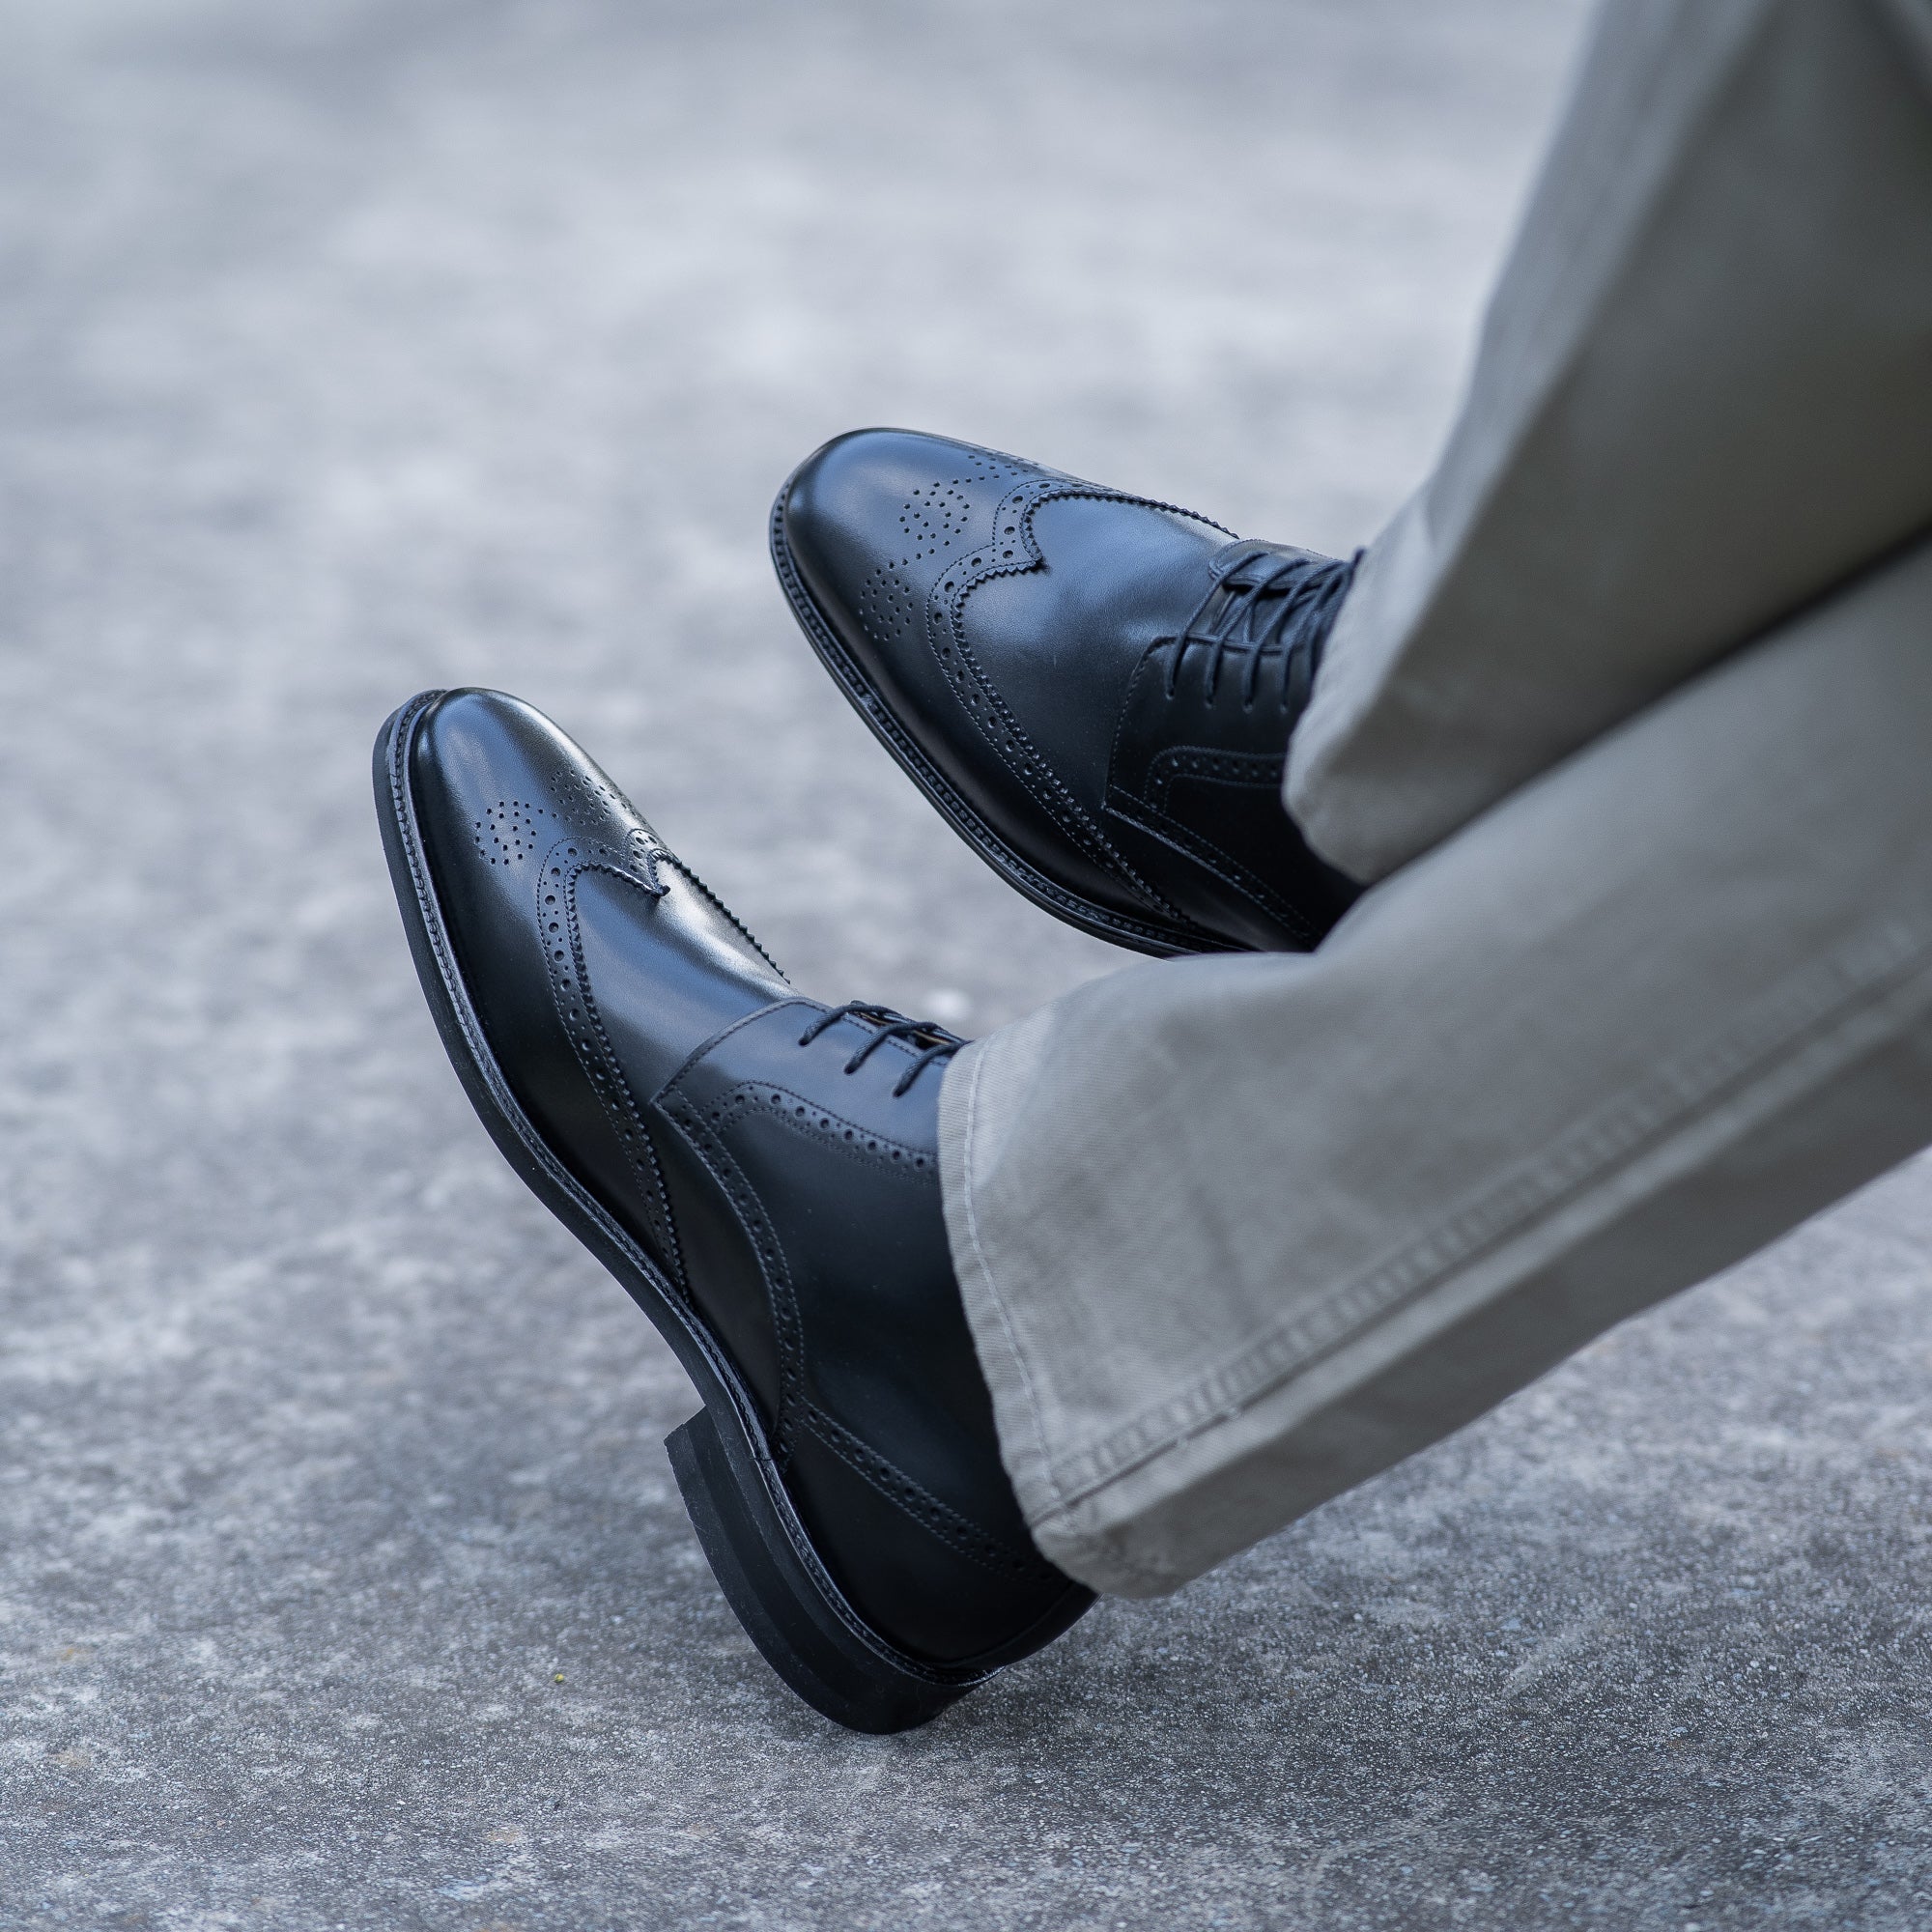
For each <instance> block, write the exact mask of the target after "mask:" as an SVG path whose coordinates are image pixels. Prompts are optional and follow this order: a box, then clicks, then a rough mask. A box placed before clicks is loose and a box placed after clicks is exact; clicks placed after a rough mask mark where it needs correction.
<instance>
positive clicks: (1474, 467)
mask: <svg viewBox="0 0 1932 1932" xmlns="http://www.w3.org/2000/svg"><path fill="white" fill-rule="evenodd" d="M1287 795H1288V800H1289V803H1290V805H1291V807H1292V808H1293V811H1294V814H1295V816H1296V818H1297V820H1298V821H1299V822H1300V823H1301V824H1302V825H1303V826H1304V827H1305V828H1306V830H1307V832H1308V834H1309V836H1310V837H1311V838H1312V839H1313V840H1314V842H1315V843H1316V844H1317V845H1318V846H1319V848H1320V849H1321V851H1322V852H1324V853H1325V854H1326V855H1327V856H1328V857H1329V858H1331V859H1332V860H1333V861H1334V862H1335V863H1336V864H1338V865H1340V866H1342V867H1345V868H1347V869H1348V870H1350V871H1351V872H1353V873H1354V874H1355V875H1356V876H1357V877H1360V878H1363V879H1365V880H1374V881H1377V882H1378V883H1377V884H1376V885H1375V888H1374V890H1372V891H1371V892H1370V893H1368V894H1367V895H1366V896H1365V897H1364V898H1363V899H1362V900H1361V902H1360V903H1359V904H1358V905H1357V906H1356V908H1355V909H1354V911H1353V912H1351V913H1350V916H1349V918H1348V919H1347V920H1345V921H1344V922H1343V923H1342V925H1341V926H1340V927H1339V928H1338V929H1337V930H1336V932H1335V933H1334V934H1333V935H1332V936H1331V938H1330V939H1329V940H1328V942H1327V943H1326V944H1325V945H1324V946H1323V947H1322V948H1321V951H1320V952H1317V953H1315V954H1313V955H1311V956H1308V957H1295V956H1290V955H1280V954H1265V955H1263V954H1255V955H1247V956H1240V957H1211V958H1202V959H1188V960H1178V961H1170V962H1165V963H1162V964H1158V965H1141V966H1136V967H1133V968H1131V969H1129V970H1127V971H1124V972H1122V973H1120V974H1117V975H1115V976H1113V977H1111V978H1109V979H1105V980H1099V981H1096V982H1094V984H1091V985H1088V986H1085V987H1082V988H1080V989H1079V990H1078V991H1076V992H1074V993H1072V994H1070V995H1069V996H1067V997H1066V998H1065V999H1062V1000H1059V1001H1056V1002H1055V1003H1053V1004H1052V1005H1050V1006H1048V1007H1046V1008H1044V1009H1041V1010H1040V1011H1038V1012H1037V1013H1035V1014H1033V1015H1032V1016H1031V1017H1029V1018H1028V1019H1026V1020H1023V1021H1021V1022H1020V1023H1019V1024H1017V1025H1015V1026H1011V1027H1008V1028H1005V1029H1003V1030H1001V1031H1000V1032H998V1033H995V1034H993V1035H991V1036H989V1037H986V1038H984V1039H982V1040H980V1041H979V1042H978V1043H976V1044H975V1045H974V1046H973V1047H971V1048H970V1049H968V1050H967V1051H966V1052H964V1053H962V1054H961V1055H960V1056H959V1057H958V1058H957V1060H956V1061H955V1062H954V1064H953V1065H952V1067H951V1069H950V1070H949V1072H948V1075H947V1079H946V1086H945V1090H944V1094H943V1096H942V1118H941V1128H942V1156H943V1165H944V1182H945V1193H946V1208H947V1218H948V1227H949V1230H950V1233H951V1236H952V1251H953V1255H954V1258H955V1261H956V1263H957V1264H958V1270H959V1275H960V1281H961V1286H962V1290H963V1293H964V1295H965V1300H966V1307H967V1313H968V1315H969V1318H970V1320H971V1321H972V1324H973V1331H974V1335H975V1338H976V1341H977V1343H978V1345H979V1349H980V1358H981V1361H982V1364H983V1366H984V1368H985V1371H986V1376H987V1380H988V1382H989V1384H990V1386H991V1388H992V1392H993V1401H994V1406H995V1410H996V1413H997V1416H998V1421H999V1428H1000V1435H1001V1442H1002V1446H1003V1449H1004V1451H1005V1454H1006V1459H1007V1463H1008V1466H1009V1470H1010V1472H1011V1474H1012V1477H1013V1481H1014V1483H1015V1486H1016V1488H1017V1490H1018V1492H1019V1496H1020V1500H1021V1504H1022V1506H1023V1507H1024V1509H1025V1511H1026V1514H1027V1518H1028V1520H1029V1522H1030V1523H1031V1524H1032V1526H1033V1531H1034V1535H1035V1537H1036V1539H1037V1542H1038V1544H1039V1546H1040V1548H1042V1549H1043V1550H1044V1551H1045V1552H1046V1553H1047V1554H1048V1555H1049V1556H1050V1557H1052V1558H1053V1560H1054V1561H1055V1562H1057V1563H1059V1564H1060V1565H1062V1567H1064V1568H1065V1570H1067V1571H1068V1572H1070V1573H1071V1574H1072V1575H1074V1576H1076V1577H1081V1578H1082V1579H1084V1580H1085V1581H1087V1582H1089V1583H1091V1584H1093V1585H1094V1587H1095V1588H1097V1589H1100V1590H1104V1591H1111V1592H1115V1593H1119V1594H1123V1595H1128V1596H1146V1595H1153V1594H1158V1593H1160V1592H1163V1591H1167V1590H1171V1589H1174V1588H1176V1587H1178V1586H1179V1584H1181V1583H1183V1582H1185V1581H1186V1580H1187V1579H1188V1578H1190V1577H1195V1576H1197V1575H1199V1574H1200V1573H1201V1572H1202V1571H1204V1570H1206V1569H1208V1567H1209V1566H1210V1565H1212V1564H1214V1563H1216V1562H1218V1561H1220V1560H1221V1559H1222V1558H1224V1557H1226V1556H1228V1555H1231V1554H1232V1553H1234V1552H1235V1551H1236V1550H1238V1549H1241V1548H1245V1547H1246V1546H1248V1545H1249V1544H1251V1543H1253V1542H1255V1541H1256V1540H1258V1539H1259V1538H1261V1537H1263V1536H1265V1535H1267V1534H1268V1533H1269V1532H1270V1531H1272V1530H1275V1529H1277V1528H1279V1527H1281V1526H1282V1525H1283V1524H1285V1523H1287V1522H1289V1521H1291V1520H1293V1518H1295V1517H1296V1516H1298V1515H1300V1514H1301V1513H1303V1512H1304V1511H1306V1510H1309V1509H1312V1508H1313V1507H1314V1506H1315V1505H1316V1504H1318V1503H1320V1502H1321V1501H1323V1500H1325V1499H1326V1498H1328V1497H1330V1496H1332V1495H1334V1494H1336V1493H1337V1492H1340V1491H1342V1490H1345V1489H1347V1488H1349V1487H1350V1485H1351V1484H1354V1483H1357V1482H1360V1481H1361V1480H1363V1479H1364V1478H1365V1477H1367V1476H1369V1475H1372V1474H1374V1473H1375V1472H1376V1471H1378V1470H1379V1469H1382V1468H1385V1467H1387V1466H1388V1465H1389V1464H1390V1463H1394V1462H1396V1461H1398V1460H1399V1459H1401V1458H1402V1457H1404V1456H1406V1455H1408V1454H1410V1453H1412V1452H1413V1451H1415V1450H1416V1449H1419V1448H1421V1447H1423V1446H1424V1445H1426V1444H1428V1443H1430V1442H1433V1441H1435V1440H1436V1439H1438V1438H1439V1437H1441V1436H1442V1435H1446V1434H1448V1433H1449V1432H1450V1431H1451V1430H1454V1429H1456V1428H1458V1427H1459V1426H1460V1425H1462V1424H1463V1423H1464V1422H1466V1421H1467V1420H1469V1419H1470V1418H1471V1417H1473V1416H1475V1415H1477V1414H1479V1413H1481V1412H1482V1411H1483V1410H1484V1409H1486V1408H1488V1407H1490V1406H1492V1405H1493V1404H1494V1403H1496V1402H1498V1401H1499V1400H1501V1398H1503V1397H1504V1396H1506V1395H1508V1394H1509V1393H1510V1392H1511V1391H1513V1390H1515V1389H1517V1388H1520V1386H1521V1385H1522V1384H1523V1383H1525V1382H1527V1381H1528V1380H1530V1379H1531V1378H1534V1377H1535V1376H1537V1375H1539V1374H1540V1373H1542V1372H1543V1371H1544V1370H1545V1369H1547V1368H1548V1367H1549V1366H1550V1365H1551V1364H1552V1363H1554V1362H1556V1361H1557V1360H1559V1359H1560V1358H1561V1357H1562V1356H1564V1355H1565V1354H1567V1353H1569V1352H1570V1351H1571V1350H1575V1349H1576V1348H1577V1347H1578V1346H1580V1345H1581V1344H1582V1343H1583V1342H1585V1341H1587V1340H1588V1339H1589V1338H1590V1337H1592V1336H1594V1335H1596V1334H1598V1333H1600V1332H1601V1331H1602V1330H1603V1329H1605V1328H1606V1327H1608V1326H1609V1325H1610V1324H1611V1323H1613V1322H1615V1321H1620V1320H1622V1319H1623V1318H1624V1317H1626V1316H1629V1315H1631V1314H1633V1313H1634V1312H1635V1311H1636V1310H1638V1309H1641V1308H1643V1307H1645V1306H1646V1305H1648V1304H1650V1303H1652V1302H1655V1301H1657V1300H1658V1299H1660V1298H1661V1297H1662V1296H1664V1295H1667V1294H1670V1293H1674V1292H1676V1291H1677V1290H1679V1289H1683V1288H1686V1287H1688V1286H1690V1284H1692V1283H1694V1282H1696V1281H1699V1280H1701V1279H1703V1278H1704V1277H1706V1276H1708V1275H1709V1274H1711V1273H1713V1272H1715V1271H1716V1270H1718V1269H1719V1268H1720V1267H1722V1266H1724V1265H1726V1264H1729V1263H1731V1262H1733V1261H1735V1260H1737V1259H1739V1258H1741V1257H1742V1256H1744V1255H1746V1254H1747V1253H1748V1252H1750V1251H1751V1250H1752V1249H1754V1248H1756V1247H1758V1246H1760V1245H1762V1244H1763V1243H1764V1242H1766V1241H1768V1240H1770V1239H1772V1238H1774V1237H1775V1236H1777V1235H1778V1234H1780V1233H1782V1232H1783V1231H1784V1230H1786V1229H1788V1228H1790V1227H1791V1226H1792V1225H1794V1224H1795V1223H1796V1222H1798V1221H1799V1220H1801V1219H1803V1218H1804V1216H1805V1215H1807V1214H1810V1213H1812V1212H1814V1211H1815V1210H1817V1209H1818V1208H1822V1207H1824V1206H1825V1205H1827V1204H1828V1203H1830V1202H1832V1201H1833V1200H1835V1199H1837V1198H1838V1197H1839V1196H1841V1195H1843V1194H1845V1193H1846V1192H1848V1191H1849V1190H1850V1189H1852V1188H1854V1187H1856V1186H1858V1185H1859V1184H1860V1183H1861V1182H1862V1181H1864V1180H1866V1179H1869V1178H1871V1177H1872V1176H1874V1175H1876V1174H1878V1173H1880V1172H1881V1171H1882V1170H1884V1169H1885V1168H1887V1167H1889V1166H1890V1165H1892V1164H1894V1163H1895V1162H1897V1161H1899V1160H1901V1159H1903V1158H1904V1157H1906V1156H1907V1155H1909V1154H1910V1153H1912V1152H1914V1151H1917V1150H1918V1149H1919V1148H1920V1147H1922V1146H1924V1145H1925V1144H1926V1143H1927V1142H1928V1141H1932V0H1615V4H1612V5H1610V6H1609V7H1608V8H1607V9H1606V10H1605V14H1604V15H1603V17H1602V18H1601V20H1600V22H1599V24H1598V27H1597V31H1596V34H1595V37H1594V39H1593V41H1592V43H1591V45H1590V47H1589V49H1588V52H1587V54H1586V56H1585V59H1584V61H1583V64H1582V67H1581V70H1580V73H1579V77H1578V81H1577V90H1576V94H1575V97H1574V99H1573V100H1572V102H1571V105H1570V108H1569V110H1568V113H1567V115H1566V117H1565V120H1564V123H1563V126H1562V128H1561V130H1560V132H1559V134H1558V137H1557V140H1556V143H1555V146H1554V148H1553V150H1552V152H1551V154H1550V156H1549V157H1548V160H1547V162H1546V164H1545V168H1544V173H1543V176H1542V179H1541V182H1540V184H1539V185H1538V188H1537V191H1536V193H1535V195H1534V197H1533V200H1532V203H1531V207H1530V210H1529V213H1528V214H1527V217H1526V219H1525V222H1524V226H1523V229H1522V232H1521V234H1520V237H1519V239H1518V241H1517V243H1516V246H1515V249H1514V251H1513V254H1512V257H1511V260H1510V262H1509V264H1508V266H1507V268H1506V269H1505V271H1504V274H1503V276H1502V279H1501V281H1500V284H1499V286H1498V289H1497V292H1496V295H1495V298H1494V300H1493V303H1492V310H1491V314H1490V317H1489V320H1488V323H1487V325H1486V327H1485V332H1484V337H1483V341H1482V345H1481V348H1480V351H1479V354H1478V357H1477V366H1476V369H1475V372H1474V376H1473V378H1472V382H1471V386H1470V390H1469V394H1468V397H1467V400H1466V402H1465V405H1464V407H1463V412H1462V415H1461V418H1460V420H1459V421H1458V423H1457V425H1456V427H1455V429H1454V431H1453V433H1452V436H1451V438H1450V441H1449V444H1448V446H1447V449H1446V451H1445V453H1444V455H1443V457H1442V459H1441V462H1440V464H1439V465H1438V467H1437V469H1436V470H1435V473H1434V475H1432V477H1431V478H1430V479H1429V481H1428V482H1427V483H1426V484H1425V486H1424V487H1423V489H1422V490H1421V491H1420V492H1419V493H1418V495H1417V496H1416V497H1415V498H1414V499H1413V500H1412V501H1411V502H1410V503H1409V504H1408V506H1407V507H1406V509H1405V510H1404V511H1403V512H1402V513H1401V514H1400V515H1399V516H1398V517H1397V518H1396V520H1395V522H1394V523H1393V524H1392V525H1391V526H1390V527H1389V528H1388V530H1387V531H1386V532H1385V533H1384V534H1383V535H1382V536H1381V537H1380V538H1379V539H1378V541H1377V542H1376V544H1375V545H1374V546H1373V547H1372V548H1371V550H1370V553H1369V555H1368V557H1367V559H1366V560H1365V563H1364V566H1363V569H1362V572H1361V574H1360V577H1359V579H1358V581H1357V583H1356V586H1355V588H1354V590H1353V591H1352V592H1351V594H1350V598H1349V601H1348V602H1347V604H1346V605H1345V606H1344V608H1343V611H1342V613H1341V617H1340V619H1339V621H1338V623H1337V627H1336V631H1335V634H1334V637H1333V639H1332V640H1331V646H1330V651H1329V655H1328V658H1327V660H1326V662H1325V664H1324V666H1323V668H1322V671H1321V677H1320V679H1319V681H1318V684H1317V688H1316V692H1315V696H1314V699H1313V702H1312V704H1311V706H1310V709H1309V711H1308V712H1307V714H1306V716H1305V717H1304V719H1303V721H1302V723H1301V725H1300V726H1299V728H1298V730H1297V731H1296V734H1295V737H1294V741H1293V747H1292V751H1291V756H1290V761H1289V771H1288V783H1287Z"/></svg>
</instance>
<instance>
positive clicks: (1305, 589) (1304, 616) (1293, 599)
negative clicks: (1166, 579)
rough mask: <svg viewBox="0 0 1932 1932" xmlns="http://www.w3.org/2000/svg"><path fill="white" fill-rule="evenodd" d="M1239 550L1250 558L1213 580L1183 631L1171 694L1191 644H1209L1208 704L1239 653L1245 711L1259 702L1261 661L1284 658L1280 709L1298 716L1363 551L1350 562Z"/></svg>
mask: <svg viewBox="0 0 1932 1932" xmlns="http://www.w3.org/2000/svg"><path fill="white" fill-rule="evenodd" d="M1242 549H1243V550H1244V551H1245V553H1246V554H1244V555H1240V556H1237V557H1236V559H1235V561H1234V562H1233V563H1232V564H1231V565H1230V566H1229V568H1228V569H1226V570H1225V571H1223V572H1222V574H1221V575H1220V576H1219V577H1218V578H1216V579H1215V581H1214V582H1213V583H1212V584H1210V585H1209V586H1208V594H1207V596H1205V597H1204V598H1202V600H1201V603H1200V605H1199V607H1198V608H1197V609H1196V611H1195V612H1194V614H1193V616H1191V617H1190V618H1188V620H1187V622H1186V623H1185V624H1184V625H1183V626H1182V627H1181V632H1180V636H1179V640H1178V641H1179V645H1180V648H1179V650H1177V651H1176V652H1175V654H1174V659H1173V662H1172V663H1171V664H1170V665H1169V666H1168V669H1167V695H1168V696H1170V697H1172V696H1174V692H1175V685H1176V683H1177V681H1178V680H1179V676H1180V661H1181V659H1182V658H1183V657H1185V656H1186V654H1187V646H1188V645H1189V644H1205V645H1206V646H1208V651H1209V652H1210V655H1209V657H1208V683H1207V692H1208V697H1209V698H1210V699H1211V698H1212V697H1213V696H1214V692H1215V690H1216V688H1217V686H1218V685H1219V683H1220V680H1221V667H1222V663H1223V661H1224V660H1225V659H1226V658H1227V656H1228V654H1229V652H1231V651H1235V652H1239V653H1240V654H1241V655H1242V656H1243V657H1244V658H1245V659H1246V668H1245V672H1244V675H1243V678H1242V683H1241V704H1242V707H1243V709H1245V708H1246V707H1248V706H1250V705H1252V704H1253V703H1254V701H1255V692H1256V688H1257V685H1258V683H1259V680H1260V678H1261V670H1262V663H1263V660H1264V658H1267V657H1269V656H1272V655H1275V654H1277V653H1279V654H1282V655H1284V656H1285V657H1286V659H1287V664H1286V666H1285V668H1284V672H1283V676H1282V681H1281V701H1282V708H1283V709H1284V710H1286V711H1291V712H1294V713H1299V711H1300V710H1301V707H1302V706H1303V705H1304V704H1306V703H1307V702H1308V694H1309V691H1310V689H1311V688H1312V687H1313V685H1314V683H1315V673H1316V672H1317V671H1318V670H1320V669H1321V653H1322V651H1323V650H1324V649H1325V648H1326V647H1327V643H1328V633H1329V631H1330V629H1331V628H1332V627H1333V625H1334V621H1335V612H1336V611H1337V610H1338V609H1339V608H1340V606H1341V603H1342V599H1343V598H1344V597H1346V596H1347V595H1348V594H1349V586H1350V584H1351V583H1352V582H1354V581H1355V566H1356V565H1357V564H1358V563H1360V562H1361V560H1362V553H1361V552H1360V551H1357V552H1356V553H1355V554H1354V555H1353V556H1350V557H1309V556H1284V555H1283V554H1281V552H1280V551H1278V550H1276V549H1275V548H1274V546H1273V545H1271V544H1266V543H1260V542H1255V543H1249V544H1245V545H1243V546H1242Z"/></svg>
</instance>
